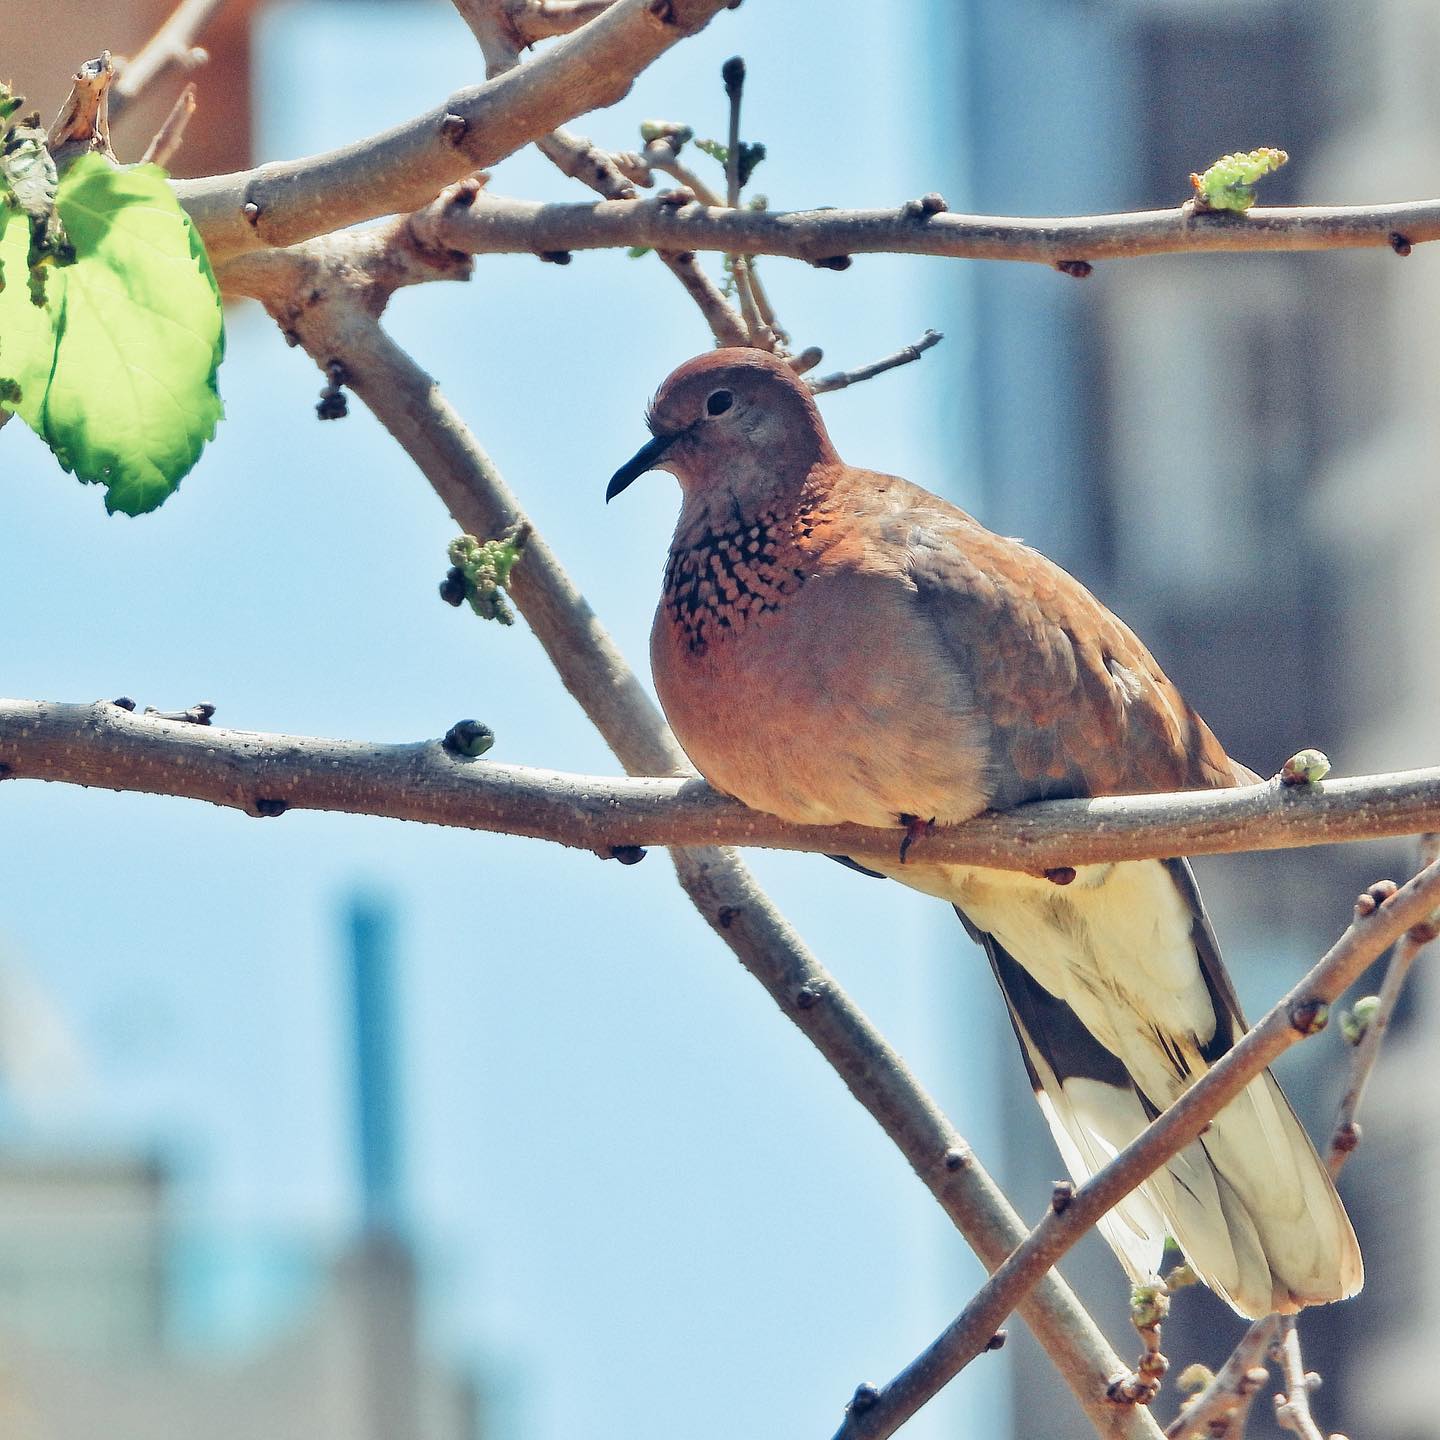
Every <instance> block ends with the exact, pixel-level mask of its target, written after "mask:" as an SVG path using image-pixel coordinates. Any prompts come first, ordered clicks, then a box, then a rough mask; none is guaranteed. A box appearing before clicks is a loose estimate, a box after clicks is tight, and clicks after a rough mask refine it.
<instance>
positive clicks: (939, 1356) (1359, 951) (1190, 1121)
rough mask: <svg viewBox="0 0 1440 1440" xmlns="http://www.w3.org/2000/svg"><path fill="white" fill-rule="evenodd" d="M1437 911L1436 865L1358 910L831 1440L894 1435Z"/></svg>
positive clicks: (1439, 865) (1439, 881)
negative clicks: (1074, 1253)
mask: <svg viewBox="0 0 1440 1440" xmlns="http://www.w3.org/2000/svg"><path fill="white" fill-rule="evenodd" d="M1364 898H1365V897H1362V901H1363V900H1364ZM1437 907H1440V862H1435V863H1432V864H1430V865H1428V866H1426V868H1425V869H1424V870H1422V871H1421V872H1420V873H1419V874H1418V875H1417V876H1415V877H1414V878H1413V879H1412V880H1410V881H1409V882H1408V883H1407V884H1405V885H1403V886H1401V887H1400V889H1398V890H1396V891H1395V892H1394V893H1393V894H1390V895H1389V897H1388V898H1387V899H1385V900H1383V901H1381V902H1380V903H1378V904H1376V905H1374V906H1373V908H1371V909H1369V910H1365V909H1364V908H1363V905H1357V906H1356V917H1355V920H1354V921H1353V922H1352V924H1351V925H1350V927H1349V929H1348V930H1346V932H1345V934H1344V935H1343V936H1341V938H1340V940H1339V941H1337V942H1336V944H1335V945H1334V946H1333V947H1332V948H1331V949H1330V951H1329V953H1328V954H1326V956H1325V957H1324V959H1322V960H1321V961H1320V963H1319V964H1318V965H1316V966H1315V968H1314V969H1313V970H1311V971H1310V973H1309V974H1308V975H1306V976H1305V978H1304V979H1303V980H1301V981H1300V983H1299V984H1298V985H1296V986H1295V987H1294V988H1293V989H1292V990H1291V991H1290V993H1289V994H1288V995H1286V996H1285V997H1284V998H1283V999H1281V1000H1280V1001H1279V1003H1278V1004H1276V1005H1275V1006H1274V1007H1273V1008H1272V1009H1271V1010H1270V1011H1269V1013H1268V1014H1267V1015H1266V1016H1265V1017H1264V1018H1263V1019H1262V1020H1261V1021H1260V1023H1259V1024H1258V1025H1255V1026H1254V1027H1253V1028H1252V1029H1250V1030H1249V1031H1248V1032H1247V1033H1246V1034H1245V1035H1244V1036H1243V1037H1242V1038H1241V1039H1240V1041H1239V1042H1238V1043H1237V1044H1236V1045H1235V1047H1234V1048H1233V1049H1231V1050H1230V1051H1229V1052H1227V1053H1226V1054H1225V1055H1223V1056H1221V1058H1220V1059H1219V1060H1217V1061H1216V1062H1215V1064H1214V1065H1213V1066H1211V1068H1210V1069H1209V1070H1208V1071H1207V1072H1206V1073H1205V1074H1204V1075H1203V1076H1201V1078H1200V1079H1199V1080H1197V1081H1196V1082H1195V1084H1194V1085H1192V1086H1191V1087H1190V1089H1189V1090H1187V1091H1186V1092H1185V1093H1184V1094H1183V1095H1182V1096H1181V1097H1180V1098H1179V1099H1178V1100H1177V1101H1175V1103H1174V1104H1173V1105H1171V1106H1170V1108H1169V1109H1168V1110H1166V1111H1164V1112H1163V1113H1162V1114H1161V1115H1160V1116H1159V1118H1158V1119H1156V1120H1154V1121H1153V1122H1152V1123H1151V1124H1150V1125H1148V1126H1147V1127H1146V1128H1145V1129H1144V1130H1143V1131H1142V1132H1141V1133H1140V1135H1139V1137H1138V1138H1137V1139H1135V1140H1133V1141H1132V1142H1131V1143H1130V1144H1129V1145H1127V1146H1126V1147H1125V1149H1123V1150H1122V1151H1121V1152H1120V1153H1119V1154H1118V1155H1117V1156H1116V1157H1115V1159H1113V1160H1112V1161H1110V1163H1109V1164H1108V1165H1106V1166H1105V1167H1104V1168H1103V1169H1101V1170H1098V1171H1097V1172H1096V1173H1095V1174H1094V1175H1093V1176H1091V1178H1090V1179H1089V1180H1087V1181H1086V1182H1085V1183H1084V1184H1083V1185H1081V1186H1080V1187H1079V1189H1077V1190H1076V1191H1075V1195H1074V1198H1073V1199H1072V1200H1071V1201H1070V1203H1069V1204H1068V1205H1067V1206H1065V1207H1064V1208H1063V1209H1062V1210H1059V1211H1056V1210H1055V1209H1053V1208H1052V1209H1051V1210H1050V1211H1049V1212H1048V1213H1047V1214H1046V1216H1045V1218H1044V1219H1042V1220H1041V1221H1040V1223H1039V1224H1038V1225H1036V1227H1035V1228H1034V1229H1033V1230H1032V1231H1031V1232H1030V1234H1029V1235H1028V1236H1027V1237H1026V1238H1025V1241H1024V1243H1023V1244H1021V1245H1020V1246H1019V1247H1018V1248H1017V1249H1016V1250H1015V1252H1014V1253H1013V1254H1012V1255H1011V1256H1010V1257H1009V1258H1008V1259H1007V1260H1006V1261H1005V1263H1004V1264H1003V1265H1002V1266H1000V1268H999V1269H998V1270H996V1271H995V1272H994V1274H992V1275H991V1277H990V1279H989V1280H988V1281H987V1282H986V1283H985V1284H984V1285H983V1286H982V1287H981V1289H980V1291H979V1292H978V1293H977V1294H976V1296H975V1298H974V1299H973V1300H972V1301H971V1302H970V1303H969V1304H968V1305H967V1306H966V1307H965V1309H964V1310H963V1311H961V1313H960V1315H959V1316H958V1317H957V1318H956V1319H955V1320H954V1321H953V1322H952V1323H951V1324H950V1326H949V1327H948V1328H947V1329H946V1330H945V1331H944V1332H943V1333H942V1334H941V1335H940V1336H939V1338H938V1339H936V1340H935V1342H934V1343H933V1344H932V1345H931V1346H930V1347H929V1349H927V1350H926V1351H925V1352H924V1354H922V1355H921V1356H920V1357H919V1358H918V1359H916V1360H915V1361H914V1362H913V1363H912V1364H911V1365H909V1366H908V1367H907V1368H906V1369H905V1370H903V1371H901V1373H900V1374H899V1375H897V1376H896V1377H895V1379H894V1380H892V1381H891V1382H890V1383H889V1384H888V1385H886V1386H884V1387H883V1388H882V1389H881V1390H880V1391H879V1393H878V1394H877V1395H876V1396H875V1398H874V1399H873V1401H872V1402H871V1403H870V1404H868V1405H867V1406H866V1407H865V1408H864V1409H863V1410H855V1409H852V1411H851V1413H850V1414H849V1415H848V1416H847V1418H846V1421H845V1424H844V1425H842V1426H841V1428H840V1430H839V1431H838V1432H837V1436H836V1440H881V1437H884V1436H888V1435H893V1434H894V1433H895V1431H896V1430H897V1429H898V1428H899V1426H900V1425H902V1424H903V1423H904V1422H905V1421H906V1420H907V1419H908V1418H909V1417H910V1416H911V1415H913V1414H914V1413H915V1412H916V1411H917V1410H918V1409H919V1408H920V1407H921V1406H922V1405H924V1404H925V1403H926V1402H927V1401H928V1400H930V1399H931V1398H932V1397H933V1396H934V1395H936V1394H937V1393H938V1392H939V1391H940V1389H941V1388H942V1387H943V1386H944V1385H945V1384H947V1383H948V1382H949V1381H950V1380H951V1379H952V1378H953V1377H954V1376H955V1375H957V1374H959V1372H960V1371H961V1370H962V1369H963V1368H964V1367H965V1366H966V1365H968V1364H969V1363H970V1361H971V1360H973V1359H974V1358H975V1356H977V1355H979V1354H980V1353H981V1352H982V1351H983V1350H984V1349H985V1347H986V1344H987V1343H988V1341H989V1339H990V1337H991V1336H992V1335H993V1334H994V1333H995V1331H996V1330H997V1329H998V1328H999V1326H1000V1325H1001V1323H1002V1322H1003V1321H1004V1319H1005V1317H1006V1316H1007V1315H1008V1314H1009V1313H1010V1311H1011V1310H1012V1309H1013V1308H1014V1305H1015V1302H1016V1301H1017V1300H1018V1299H1019V1298H1020V1296H1022V1295H1024V1294H1025V1292H1026V1290H1027V1289H1028V1288H1029V1286H1031V1285H1032V1284H1034V1283H1035V1281H1036V1280H1037V1279H1038V1278H1039V1277H1040V1276H1042V1275H1044V1274H1045V1273H1046V1272H1047V1271H1048V1270H1049V1269H1050V1267H1051V1266H1053V1265H1054V1264H1055V1263H1056V1262H1057V1261H1058V1260H1059V1259H1060V1257H1061V1256H1062V1255H1064V1254H1065V1253H1066V1252H1067V1251H1068V1250H1069V1249H1070V1248H1071V1246H1072V1245H1074V1244H1075V1242H1076V1241H1077V1240H1079V1239H1080V1237H1081V1236H1082V1235H1084V1234H1085V1232H1086V1231H1087V1230H1089V1229H1090V1227H1091V1226H1093V1225H1094V1224H1095V1222H1096V1221H1097V1220H1099V1219H1100V1217H1101V1216H1102V1215H1104V1214H1105V1213H1106V1212H1107V1211H1109V1210H1111V1209H1112V1208H1113V1207H1114V1206H1115V1204H1116V1203H1117V1202H1118V1201H1120V1200H1123V1199H1124V1198H1125V1196H1126V1195H1128V1194H1129V1193H1130V1192H1131V1191H1132V1190H1134V1189H1135V1187H1136V1186H1137V1185H1139V1184H1141V1183H1142V1182H1143V1181H1144V1180H1145V1179H1146V1178H1147V1177H1148V1176H1150V1175H1153V1174H1154V1173H1155V1171H1156V1170H1158V1169H1159V1168H1160V1167H1161V1166H1162V1165H1163V1164H1165V1162H1166V1161H1167V1160H1169V1159H1171V1158H1172V1157H1173V1156H1174V1155H1176V1154H1178V1153H1179V1151H1180V1150H1182V1149H1183V1148H1184V1147H1185V1146H1186V1145H1188V1144H1190V1142H1191V1141H1193V1140H1194V1139H1196V1138H1197V1137H1198V1136H1199V1134H1200V1132H1201V1131H1202V1130H1204V1128H1205V1127H1206V1125H1208V1124H1209V1122H1210V1121H1211V1119H1213V1118H1214V1116H1215V1115H1216V1114H1218V1113H1219V1112H1220V1111H1221V1110H1222V1109H1223V1108H1224V1107H1225V1106H1226V1105H1228V1104H1229V1103H1230V1101H1232V1100H1233V1099H1234V1098H1235V1097H1236V1096H1237V1095H1238V1094H1239V1093H1240V1092H1241V1091H1242V1090H1243V1089H1244V1088H1245V1086H1246V1085H1248V1084H1249V1083H1250V1081H1251V1080H1253V1079H1254V1078H1255V1077H1256V1076H1257V1075H1259V1074H1260V1072H1261V1071H1262V1070H1264V1069H1265V1068H1266V1067H1267V1066H1268V1065H1270V1064H1272V1063H1273V1062H1274V1061H1275V1060H1276V1059H1277V1058H1278V1057H1279V1056H1280V1055H1282V1054H1283V1053H1284V1052H1285V1051H1286V1050H1288V1049H1289V1048H1290V1047H1291V1046H1292V1045H1295V1044H1297V1043H1298V1042H1299V1041H1301V1040H1303V1039H1305V1037H1306V1036H1308V1035H1312V1034H1314V1033H1316V1031H1318V1030H1319V1029H1320V1028H1321V1027H1322V1026H1323V1024H1324V1018H1325V1014H1326V1012H1327V1010H1328V1007H1329V1006H1330V1005H1331V1004H1333V1003H1334V1001H1335V1000H1336V999H1338V998H1339V996H1340V995H1341V994H1342V993H1343V992H1344V991H1345V989H1346V988H1347V987H1349V986H1350V985H1352V984H1353V983H1354V982H1355V981H1356V980H1357V979H1359V977H1360V976H1361V975H1362V974H1363V973H1364V971H1365V970H1366V969H1367V968H1368V967H1369V966H1370V965H1371V964H1373V963H1374V961H1375V960H1376V959H1377V958H1378V957H1379V956H1380V955H1381V954H1383V953H1384V951H1385V949H1386V948H1387V947H1388V946H1390V945H1392V944H1394V943H1395V941H1397V940H1398V939H1399V938H1400V937H1401V936H1402V935H1403V934H1404V933H1405V932H1406V931H1407V930H1408V929H1410V927H1411V926H1412V925H1418V924H1422V923H1429V922H1430V921H1431V919H1432V917H1433V916H1434V914H1435V912H1436V909H1437Z"/></svg>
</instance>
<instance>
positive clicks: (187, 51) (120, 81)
mask: <svg viewBox="0 0 1440 1440" xmlns="http://www.w3.org/2000/svg"><path fill="white" fill-rule="evenodd" d="M224 3H225V0H180V4H179V5H177V6H176V7H175V9H174V11H173V12H172V13H171V15H170V18H169V19H168V20H166V22H165V23H164V24H163V25H162V26H161V27H160V28H159V29H158V30H157V31H156V32H155V33H154V35H152V36H151V37H150V39H149V40H148V41H147V42H146V43H145V46H144V48H143V49H142V50H141V51H140V53H139V54H138V55H136V56H135V58H134V59H133V60H126V61H124V62H123V64H119V65H117V67H116V68H117V71H118V74H117V76H116V80H115V86H114V89H113V90H111V92H110V118H111V119H112V120H115V119H118V118H119V116H120V114H121V112H122V111H123V110H124V109H125V107H126V106H127V105H129V103H130V102H131V101H132V100H134V99H135V98H136V97H137V96H139V95H140V94H141V93H142V92H143V91H144V90H145V89H146V88H147V87H148V86H150V85H152V84H153V83H154V82H155V81H156V80H158V79H159V78H160V76H161V75H163V74H164V73H165V72H166V71H167V70H169V69H170V68H171V66H180V67H181V68H183V69H185V70H193V69H195V67H196V66H197V65H202V64H204V62H205V61H206V59H207V58H208V57H207V56H206V54H205V52H204V51H203V50H200V49H197V47H196V45H195V41H196V38H197V37H198V36H199V34H200V32H201V31H202V30H204V28H205V27H206V26H207V25H208V24H209V23H210V21H211V20H213V19H214V18H215V13H216V11H218V10H219V9H220V7H221V6H222V5H223V4H224Z"/></svg>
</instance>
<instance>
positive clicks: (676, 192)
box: [655, 185, 695, 210]
mask: <svg viewBox="0 0 1440 1440" xmlns="http://www.w3.org/2000/svg"><path fill="white" fill-rule="evenodd" d="M655 203H656V204H657V205H663V206H665V208H666V209H667V210H678V209H680V208H681V206H683V205H693V204H694V203H695V192H694V191H693V190H692V189H691V188H690V187H689V186H688V185H677V186H676V187H675V189H673V190H662V191H661V192H660V193H659V194H658V195H657V196H656V197H655Z"/></svg>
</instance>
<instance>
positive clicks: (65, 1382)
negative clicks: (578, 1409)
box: [0, 901, 480, 1440]
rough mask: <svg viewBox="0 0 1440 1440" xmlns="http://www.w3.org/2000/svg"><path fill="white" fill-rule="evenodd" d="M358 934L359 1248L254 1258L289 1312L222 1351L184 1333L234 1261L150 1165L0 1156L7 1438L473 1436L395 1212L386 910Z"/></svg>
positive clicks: (374, 908) (363, 919)
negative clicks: (173, 1204) (431, 1342)
mask: <svg viewBox="0 0 1440 1440" xmlns="http://www.w3.org/2000/svg"><path fill="white" fill-rule="evenodd" d="M347 921H348V925H347V940H348V949H349V966H348V979H349V982H350V983H349V986H348V989H349V992H350V997H351V1001H352V1014H353V1016H354V1039H355V1043H354V1054H355V1062H356V1063H355V1082H356V1083H355V1087H354V1094H355V1118H356V1122H357V1139H358V1145H357V1155H358V1162H359V1163H358V1171H359V1176H360V1190H361V1202H362V1203H361V1212H362V1216H363V1221H362V1225H361V1229H360V1232H359V1234H358V1235H357V1236H355V1237H354V1238H353V1239H351V1240H349V1241H346V1242H342V1243H336V1244H331V1245H329V1246H323V1245H320V1246H313V1245H312V1246H300V1247H296V1246H293V1245H292V1246H276V1245H274V1244H273V1243H265V1242H263V1241H262V1242H256V1243H252V1244H250V1245H248V1246H243V1247H242V1249H244V1251H245V1253H244V1254H243V1255H242V1256H241V1261H242V1263H243V1264H244V1265H245V1266H247V1267H248V1268H249V1269H250V1270H251V1271H252V1272H253V1271H259V1272H261V1273H262V1280H263V1279H265V1278H266V1277H265V1276H264V1273H263V1272H267V1271H268V1272H270V1273H269V1276H268V1279H269V1282H270V1283H269V1288H270V1290H271V1291H272V1292H287V1291H288V1292H289V1298H290V1303H288V1304H281V1305H278V1306H277V1305H275V1304H273V1303H272V1304H271V1305H270V1307H269V1309H270V1310H271V1312H272V1318H271V1320H270V1323H268V1325H263V1326H262V1327H261V1338H259V1339H252V1341H251V1343H249V1344H244V1345H235V1344H233V1343H232V1344H228V1345H225V1344H221V1345H217V1344H215V1343H214V1338H213V1336H207V1335H205V1334H197V1333H192V1332H191V1329H190V1327H192V1326H194V1325H195V1322H196V1318H197V1316H198V1317H200V1318H201V1320H202V1321H203V1320H207V1319H208V1320H210V1321H212V1322H213V1320H214V1317H213V1316H212V1315H210V1314H209V1312H210V1311H211V1310H212V1309H213V1308H214V1307H215V1306H217V1305H218V1306H223V1305H224V1304H225V1303H226V1296H225V1290H226V1285H225V1283H224V1282H225V1277H226V1273H227V1271H230V1272H232V1274H233V1270H234V1268H235V1267H234V1261H235V1255H234V1253H233V1252H234V1249H235V1246H234V1244H233V1242H232V1243H230V1244H229V1245H228V1247H221V1248H228V1249H229V1250H230V1252H231V1253H230V1254H228V1255H224V1254H221V1253H219V1250H218V1249H217V1246H218V1245H219V1243H220V1242H215V1241H212V1242H210V1244H208V1245H207V1244H206V1243H205V1242H201V1243H200V1244H199V1245H197V1244H196V1243H195V1242H194V1240H193V1237H185V1236H182V1235H180V1234H179V1233H177V1231H176V1229H175V1227H174V1225H173V1223H172V1220H171V1217H170V1214H169V1205H168V1200H169V1195H168V1190H169V1177H168V1174H167V1171H166V1168H165V1166H164V1164H163V1163H162V1162H161V1161H160V1160H159V1159H157V1158H152V1157H138V1156H126V1155H100V1154H94V1153H71V1152H67V1153H64V1154H55V1153H47V1152H45V1151H44V1150H40V1149H31V1148H28V1147H27V1148H18V1149H17V1148H16V1147H15V1146H14V1145H13V1144H12V1145H11V1147H10V1149H9V1150H8V1151H6V1150H4V1149H3V1148H0V1434H3V1435H4V1436H5V1437H6V1440H95V1437H97V1436H104V1437H105V1440H190V1437H194V1436H201V1435H203V1436H205V1437H207V1440H311V1437H314V1436H316V1435H323V1436H326V1437H327V1440H478V1437H479V1435H480V1428H479V1416H478V1408H477V1399H476V1392H475V1387H474V1384H473V1381H472V1379H471V1377H470V1376H469V1375H468V1374H466V1373H465V1372H464V1371H463V1370H460V1369H457V1368H456V1367H455V1366H454V1365H452V1364H447V1363H444V1362H442V1361H441V1360H439V1359H438V1358H437V1357H435V1356H434V1355H433V1354H431V1353H428V1351H427V1347H426V1346H425V1344H424V1343H423V1341H422V1339H421V1328H422V1326H421V1305H420V1300H419V1294H418V1282H417V1267H416V1260H415V1256H414V1253H413V1249H412V1246H411V1245H410V1243H409V1241H408V1240H407V1239H406V1238H405V1236H404V1224H403V1218H402V1215H401V1205H400V1199H399V1186H398V1173H399V1137H398V1133H397V1121H396V1111H395V1099H396V1097H395V1092H394V1084H393V1079H392V1076H393V1072H394V1064H393V1057H392V1047H393V1043H394V1042H393V1036H394V1025H393V1017H392V1011H391V1001H390V985H389V974H390V952H391V947H392V940H391V934H390V921H389V916H388V912H387V911H386V910H385V908H384V906H382V905H379V904H377V903H376V902H374V901H357V902H355V903H354V904H353V906H352V907H351V908H350V911H349V913H348V916H347ZM297 1270H298V1271H301V1272H304V1273H303V1275H302V1276H301V1277H300V1279H299V1282H298V1284H297V1277H296V1273H295V1272H296V1271H297ZM277 1272H288V1273H277ZM197 1286H198V1288H199V1289H200V1290H201V1291H202V1292H208V1293H202V1294H201V1295H200V1296H199V1297H198V1298H197V1296H196V1295H195V1294H194V1291H195V1290H196V1288H197ZM232 1288H233V1287H232ZM297 1293H298V1295H299V1297H300V1298H299V1299H298V1300H297V1299H296V1296H297ZM182 1296H183V1303H182ZM187 1317H188V1318H187ZM199 1328H200V1329H201V1330H204V1329H205V1326H204V1325H203V1324H202V1325H201V1326H200V1327H199ZM210 1328H211V1329H213V1330H223V1329H224V1327H223V1326H216V1325H214V1324H213V1323H212V1324H211V1326H210ZM253 1328H254V1327H253V1326H252V1329H253ZM207 1342H208V1343H207Z"/></svg>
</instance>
